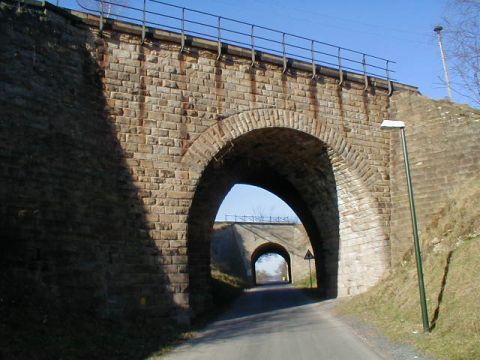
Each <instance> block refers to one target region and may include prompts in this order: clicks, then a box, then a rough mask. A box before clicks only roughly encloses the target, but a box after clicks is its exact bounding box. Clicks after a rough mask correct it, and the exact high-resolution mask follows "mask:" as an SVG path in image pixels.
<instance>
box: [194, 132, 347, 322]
mask: <svg viewBox="0 0 480 360" xmlns="http://www.w3.org/2000/svg"><path fill="white" fill-rule="evenodd" d="M235 184H247V185H253V186H258V187H261V188H263V189H265V190H267V191H270V192H272V193H273V194H275V195H277V196H278V197H279V198H280V199H282V200H283V201H285V203H287V204H288V205H289V206H290V207H291V208H292V209H293V211H294V212H295V213H296V214H297V216H298V218H299V219H300V221H301V223H302V224H303V226H304V228H305V231H306V233H307V235H308V238H309V240H310V245H311V248H312V250H313V253H314V254H316V259H315V260H316V261H315V268H316V269H315V270H316V271H315V273H316V277H317V284H318V287H319V289H320V291H321V293H322V294H323V295H324V296H325V297H329V298H332V297H336V295H337V277H338V249H339V210H338V199H337V186H336V181H335V176H334V172H333V167H332V162H331V159H330V154H329V148H328V147H327V146H326V144H324V143H323V142H322V141H320V140H319V139H317V138H315V137H313V136H311V135H309V134H306V133H304V132H301V131H297V130H292V129H287V128H267V129H259V130H254V131H250V132H248V133H246V134H244V135H242V136H240V137H238V138H236V139H234V140H233V141H232V142H230V143H229V144H228V145H227V146H225V147H224V148H223V149H221V150H219V151H218V153H217V154H216V155H215V156H214V157H213V158H212V159H211V161H210V162H209V163H208V165H207V166H206V168H205V169H204V171H203V173H202V174H201V176H200V179H199V181H198V184H197V186H196V191H195V194H194V197H193V200H192V205H191V208H190V211H189V214H188V228H187V246H188V261H189V263H188V269H189V270H188V271H189V289H188V290H189V294H190V306H191V310H192V312H193V314H194V315H195V314H198V313H200V312H202V311H204V310H206V307H207V305H208V304H209V303H210V301H211V297H212V294H211V293H210V289H211V286H210V283H211V276H210V269H211V254H210V242H211V235H212V229H213V225H214V221H215V217H216V214H217V212H218V209H219V207H220V205H221V203H222V201H223V200H224V198H225V196H226V195H227V193H228V192H229V191H230V189H231V188H232V187H233V186H234V185H235Z"/></svg>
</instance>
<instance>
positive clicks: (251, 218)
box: [224, 215, 300, 224]
mask: <svg viewBox="0 0 480 360" xmlns="http://www.w3.org/2000/svg"><path fill="white" fill-rule="evenodd" d="M224 220H225V221H226V222H236V223H237V222H248V223H266V224H268V223H270V224H272V223H280V224H299V223H300V220H299V219H298V218H297V217H289V216H263V215H259V216H257V215H225V219H224Z"/></svg>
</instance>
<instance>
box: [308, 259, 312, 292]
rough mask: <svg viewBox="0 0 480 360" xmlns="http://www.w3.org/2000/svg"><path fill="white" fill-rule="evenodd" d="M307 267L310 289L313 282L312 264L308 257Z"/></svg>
mask: <svg viewBox="0 0 480 360" xmlns="http://www.w3.org/2000/svg"><path fill="white" fill-rule="evenodd" d="M308 269H309V270H310V289H312V288H313V284H312V265H311V262H310V259H308Z"/></svg>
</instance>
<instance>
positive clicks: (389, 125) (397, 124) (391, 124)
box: [380, 120, 430, 332]
mask: <svg viewBox="0 0 480 360" xmlns="http://www.w3.org/2000/svg"><path fill="white" fill-rule="evenodd" d="M380 128H381V129H386V130H388V129H400V134H401V137H402V149H403V159H404V160H405V173H406V175H407V188H408V200H409V202H410V215H411V218H412V229H413V242H414V248H415V260H416V263H417V276H418V290H419V292H420V306H421V308H422V321H423V331H424V332H429V331H430V324H429V321H428V310H427V299H426V296H425V283H424V281H423V266H422V255H421V253H420V241H419V236H418V226H417V215H416V212H415V200H414V198H413V186H412V177H411V176H410V163H409V161H408V151H407V140H406V138H405V123H404V122H403V121H398V120H383V122H382V125H381V126H380Z"/></svg>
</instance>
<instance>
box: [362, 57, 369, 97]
mask: <svg viewBox="0 0 480 360" xmlns="http://www.w3.org/2000/svg"><path fill="white" fill-rule="evenodd" d="M362 55H363V56H362V67H363V79H364V87H363V90H364V91H367V89H368V75H367V62H366V60H365V56H366V55H365V54H362Z"/></svg>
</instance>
